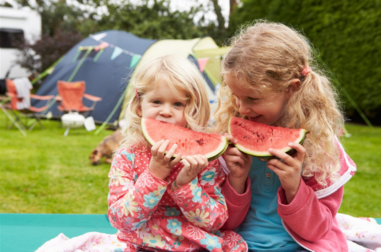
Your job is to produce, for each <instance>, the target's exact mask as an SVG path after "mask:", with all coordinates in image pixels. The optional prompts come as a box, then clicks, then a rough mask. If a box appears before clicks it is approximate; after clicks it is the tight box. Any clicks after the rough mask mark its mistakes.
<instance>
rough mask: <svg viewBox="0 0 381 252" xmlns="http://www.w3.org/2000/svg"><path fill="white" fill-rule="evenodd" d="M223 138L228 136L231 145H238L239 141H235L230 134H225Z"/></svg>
mask: <svg viewBox="0 0 381 252" xmlns="http://www.w3.org/2000/svg"><path fill="white" fill-rule="evenodd" d="M223 136H226V138H227V139H228V140H229V142H231V143H237V142H238V141H237V139H235V138H234V137H233V136H232V135H230V134H228V133H224V134H223Z"/></svg>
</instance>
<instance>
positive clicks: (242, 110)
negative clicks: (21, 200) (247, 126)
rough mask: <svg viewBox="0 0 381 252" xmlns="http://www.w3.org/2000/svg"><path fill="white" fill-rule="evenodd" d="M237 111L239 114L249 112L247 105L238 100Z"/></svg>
mask: <svg viewBox="0 0 381 252" xmlns="http://www.w3.org/2000/svg"><path fill="white" fill-rule="evenodd" d="M238 112H239V113H240V114H241V115H246V114H248V113H249V112H250V108H249V107H248V106H246V105H245V104H244V103H243V102H240V103H239V104H238Z"/></svg>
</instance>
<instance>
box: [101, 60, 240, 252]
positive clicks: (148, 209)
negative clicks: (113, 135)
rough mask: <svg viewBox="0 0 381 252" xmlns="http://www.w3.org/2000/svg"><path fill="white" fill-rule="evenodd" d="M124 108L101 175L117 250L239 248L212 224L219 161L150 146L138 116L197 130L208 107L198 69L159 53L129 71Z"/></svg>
mask: <svg viewBox="0 0 381 252" xmlns="http://www.w3.org/2000/svg"><path fill="white" fill-rule="evenodd" d="M132 85H133V88H134V89H135V90H136V95H134V96H133V97H132V98H131V100H130V101H129V104H128V108H127V111H126V125H125V126H124V127H123V129H122V132H123V134H124V137H125V138H124V141H123V142H122V146H123V147H121V148H120V149H119V150H118V151H117V152H116V153H115V155H114V158H113V162H112V165H111V170H110V173H109V178H110V182H109V188H110V192H109V197H108V205H109V211H108V215H109V219H110V222H111V224H112V225H113V226H114V227H115V228H117V229H118V230H119V232H118V239H119V240H121V241H123V242H125V243H126V245H127V249H126V250H125V251H201V250H202V251H205V250H209V251H247V245H246V243H245V242H244V241H243V239H242V238H241V237H240V236H239V235H237V234H236V233H234V232H232V231H226V232H219V231H218V229H219V228H220V227H221V226H222V225H223V224H224V223H225V221H226V219H227V218H228V212H227V207H226V203H225V199H224V197H223V195H222V194H221V188H220V186H221V184H222V183H223V181H224V180H225V174H224V172H223V170H222V167H221V164H220V162H219V160H214V161H210V162H208V160H207V158H206V157H205V156H202V155H195V156H185V157H181V155H176V158H174V159H172V156H173V155H174V154H175V153H176V148H177V146H176V145H173V147H171V149H170V150H168V151H167V152H166V153H165V151H166V148H167V146H168V140H166V139H163V140H162V141H159V142H158V143H156V144H154V145H153V146H150V145H149V143H148V142H147V141H146V140H145V138H144V136H143V133H142V130H141V118H152V119H156V120H160V121H165V122H168V123H171V124H175V125H178V126H181V127H186V128H189V129H192V130H196V131H201V130H204V128H205V126H206V124H207V122H208V119H209V116H210V106H209V100H208V97H207V92H206V83H205V81H204V79H203V78H202V76H201V74H200V72H199V71H198V70H197V69H196V68H195V66H194V65H193V64H191V63H190V62H189V61H188V60H186V59H184V58H181V57H180V56H173V55H172V56H171V55H168V56H163V57H160V58H157V59H155V60H153V61H151V62H149V63H147V64H145V65H144V66H142V67H141V68H139V69H138V70H137V73H136V76H135V79H134V81H133V83H132Z"/></svg>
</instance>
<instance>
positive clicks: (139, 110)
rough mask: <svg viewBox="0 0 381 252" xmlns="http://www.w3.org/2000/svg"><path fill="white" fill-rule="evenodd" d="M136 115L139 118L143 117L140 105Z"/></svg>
mask: <svg viewBox="0 0 381 252" xmlns="http://www.w3.org/2000/svg"><path fill="white" fill-rule="evenodd" d="M136 114H138V116H140V117H142V107H141V106H140V105H139V107H138V109H137V110H136Z"/></svg>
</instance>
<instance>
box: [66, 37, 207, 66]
mask: <svg viewBox="0 0 381 252" xmlns="http://www.w3.org/2000/svg"><path fill="white" fill-rule="evenodd" d="M106 36H107V34H106V33H101V34H97V35H90V38H92V39H94V40H95V41H97V42H100V44H99V45H95V46H80V47H79V48H78V52H77V54H76V55H75V57H74V59H73V61H76V59H77V57H78V56H79V55H80V53H81V51H84V50H86V51H87V50H90V51H91V50H94V51H96V52H98V53H97V55H96V56H95V57H94V62H96V61H97V60H98V59H99V57H100V56H101V54H102V53H103V51H104V49H106V48H107V47H110V48H113V49H114V51H113V52H112V55H111V58H110V59H111V60H114V59H116V58H117V57H118V56H119V55H120V54H122V53H124V54H127V55H130V56H131V57H132V58H131V61H130V68H133V67H135V65H136V64H137V63H138V62H139V61H140V59H141V58H142V55H139V54H135V53H132V52H130V51H127V50H125V49H122V48H120V47H118V46H116V45H113V44H110V43H108V42H106V41H104V40H102V39H103V38H104V37H106ZM208 60H209V58H199V59H197V62H198V65H199V69H200V71H201V72H202V73H203V72H204V70H205V66H206V65H207V63H208Z"/></svg>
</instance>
